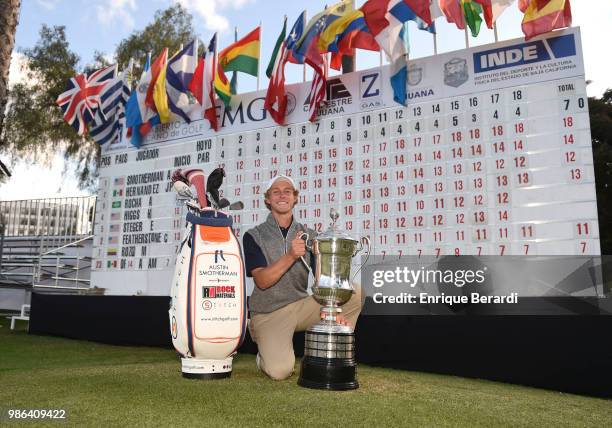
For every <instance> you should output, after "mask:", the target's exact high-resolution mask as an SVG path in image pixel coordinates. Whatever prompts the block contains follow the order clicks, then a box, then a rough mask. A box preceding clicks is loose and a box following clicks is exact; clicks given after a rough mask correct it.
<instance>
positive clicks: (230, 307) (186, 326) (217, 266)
mask: <svg viewBox="0 0 612 428" xmlns="http://www.w3.org/2000/svg"><path fill="white" fill-rule="evenodd" d="M187 223H188V224H187V228H188V234H187V236H186V237H185V239H184V240H183V243H182V244H181V248H180V250H179V254H178V256H177V263H176V269H175V273H174V281H173V284H172V288H171V296H172V303H171V307H170V328H171V334H172V343H173V345H174V347H175V348H176V350H177V351H178V352H179V353H180V354H181V355H182V356H183V357H185V358H196V359H198V360H223V359H226V358H228V357H230V356H231V355H233V354H234V353H235V352H236V350H237V349H238V347H239V346H240V344H241V343H242V341H243V340H244V335H245V333H246V321H247V306H246V299H247V295H246V282H245V275H244V264H243V260H242V256H241V249H240V244H239V242H238V240H237V239H236V236H235V235H234V233H233V230H232V227H231V226H232V218H231V217H229V216H228V215H227V214H225V213H223V212H222V211H215V210H213V209H204V210H203V211H202V212H201V214H200V215H196V214H193V213H191V212H190V213H188V214H187Z"/></svg>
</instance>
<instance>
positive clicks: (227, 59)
mask: <svg viewBox="0 0 612 428" xmlns="http://www.w3.org/2000/svg"><path fill="white" fill-rule="evenodd" d="M260 34H261V28H260V27H257V28H256V29H254V30H253V31H251V32H250V33H249V34H247V35H246V36H244V37H243V38H242V39H240V40H238V41H237V42H235V43H233V44H231V45H229V46H228V47H226V48H225V49H223V50H222V51H221V52H220V53H219V64H220V65H221V67H222V68H223V71H242V72H243V73H247V74H250V75H251V76H255V77H257V74H258V69H259V53H260Z"/></svg>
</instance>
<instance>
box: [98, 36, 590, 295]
mask: <svg viewBox="0 0 612 428" xmlns="http://www.w3.org/2000/svg"><path fill="white" fill-rule="evenodd" d="M408 70H409V71H408V106H407V107H404V106H401V105H398V104H397V103H395V102H394V101H393V99H392V97H393V92H392V89H391V87H390V84H389V68H388V67H382V68H375V69H370V70H363V71H359V72H355V73H350V74H345V75H342V76H337V77H334V78H331V79H329V81H328V86H327V94H326V95H327V100H328V103H327V104H326V105H325V106H323V107H322V108H320V110H319V112H318V120H317V121H316V122H313V123H310V122H308V116H309V113H308V100H307V97H308V93H309V88H310V84H308V83H304V84H296V85H289V86H288V87H287V90H288V93H289V105H288V110H287V111H288V115H287V123H288V125H287V126H282V127H281V126H277V125H276V124H275V123H274V121H273V120H272V119H271V118H270V117H269V115H268V113H267V111H266V110H265V109H264V107H263V104H264V96H265V92H264V91H259V92H253V93H248V94H242V95H237V96H235V97H232V108H231V110H225V109H223V108H220V109H219V110H218V117H219V123H220V126H221V128H220V130H219V132H217V133H215V132H214V131H213V130H211V129H210V126H209V123H208V121H206V120H199V121H195V122H192V123H191V124H186V123H182V122H172V123H168V124H165V125H159V126H157V127H156V128H155V129H154V130H153V131H152V132H151V133H150V134H149V136H148V137H147V138H146V140H145V141H144V144H143V146H142V148H141V149H140V150H136V149H134V148H132V147H131V146H128V143H127V139H123V142H122V143H118V144H114V145H111V146H110V147H107V148H106V150H105V152H104V153H103V156H102V164H101V173H100V190H99V203H98V206H97V213H96V225H97V226H96V230H95V235H96V238H95V248H94V259H95V260H94V270H93V272H92V285H93V286H98V287H102V288H106V289H107V293H108V294H128V295H131V294H144V295H168V292H169V289H170V284H171V281H172V273H173V269H174V264H175V257H176V256H175V255H176V253H177V249H178V246H179V245H180V241H181V238H182V236H181V231H182V229H183V227H184V218H185V212H184V211H183V210H184V209H183V207H182V206H181V205H180V204H179V203H177V201H176V196H175V194H174V193H173V192H172V182H171V174H172V171H174V170H175V169H177V168H187V167H197V168H201V169H203V170H204V171H205V173H206V172H207V171H212V170H213V169H214V168H216V167H217V166H223V167H224V168H225V170H226V173H227V178H226V181H225V184H224V186H223V189H222V190H224V192H225V196H226V197H227V198H229V199H231V200H238V199H240V200H242V201H243V202H244V204H245V209H244V210H243V211H241V212H239V213H238V214H236V215H234V219H235V229H236V230H235V231H236V234H237V235H238V236H239V238H240V236H241V234H242V232H243V231H245V230H247V229H249V228H250V227H252V226H253V225H255V224H258V223H260V222H262V221H263V220H264V219H265V217H266V215H267V210H266V207H265V205H264V201H263V186H264V183H265V182H266V181H267V180H269V179H270V178H272V177H274V176H275V175H277V174H285V175H288V176H291V177H292V178H293V179H294V180H295V181H296V183H297V185H298V186H299V188H300V196H299V203H298V205H297V206H296V208H295V211H294V212H295V214H296V215H297V216H298V218H299V219H300V221H301V222H303V223H306V224H307V225H309V226H310V227H313V228H315V229H316V230H320V231H322V230H325V229H326V228H327V226H328V224H327V223H328V220H327V219H328V215H329V211H330V208H335V209H336V210H338V212H339V213H340V214H341V219H342V221H341V223H342V224H340V225H339V226H340V227H341V228H342V229H345V230H347V231H349V232H350V233H351V234H353V235H355V236H367V237H369V238H370V239H371V241H372V245H373V253H374V254H377V255H379V256H381V257H391V258H395V259H397V258H401V257H402V256H406V255H432V256H438V257H439V256H443V255H455V254H460V255H465V254H473V255H482V256H484V255H559V254H567V255H576V254H585V255H596V254H599V253H600V246H599V236H598V223H597V207H596V197H595V185H594V173H593V159H592V148H591V135H590V128H589V116H588V105H587V96H586V87H585V78H584V67H583V62H582V52H581V41H580V32H579V30H578V29H571V30H566V31H558V32H555V33H551V34H548V35H547V36H545V37H543V38H540V39H539V40H531V41H529V42H525V41H524V40H523V39H516V40H510V41H505V42H502V43H496V44H492V45H486V46H480V47H476V48H472V49H466V50H462V51H456V52H450V53H447V54H443V55H437V56H434V57H428V58H419V59H416V60H414V61H410V62H409V65H408ZM204 292H209V293H210V292H211V291H210V290H208V291H203V293H204ZM213 292H214V293H216V292H217V291H216V290H214V291H213ZM220 292H222V293H225V292H227V291H220Z"/></svg>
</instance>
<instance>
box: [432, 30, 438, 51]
mask: <svg viewBox="0 0 612 428" xmlns="http://www.w3.org/2000/svg"><path fill="white" fill-rule="evenodd" d="M433 42H434V55H438V34H437V33H433Z"/></svg>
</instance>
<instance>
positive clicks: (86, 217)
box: [0, 196, 96, 310]
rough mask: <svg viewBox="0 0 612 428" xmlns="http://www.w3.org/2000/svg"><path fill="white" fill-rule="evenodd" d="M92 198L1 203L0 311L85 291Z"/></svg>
mask: <svg viewBox="0 0 612 428" xmlns="http://www.w3.org/2000/svg"><path fill="white" fill-rule="evenodd" d="M95 205H96V197H95V196H94V197H89V196H88V197H68V198H47V199H30V200H14V201H0V309H2V310H16V309H19V308H20V307H21V306H22V305H24V304H29V301H30V298H31V292H32V290H39V291H42V292H56V293H57V292H61V293H84V292H87V291H88V290H89V278H90V266H91V258H92V257H91V256H92V254H91V252H92V241H93V226H94V213H95Z"/></svg>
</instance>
